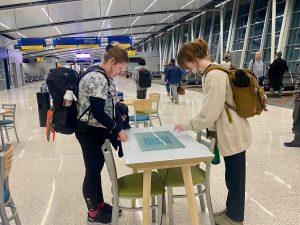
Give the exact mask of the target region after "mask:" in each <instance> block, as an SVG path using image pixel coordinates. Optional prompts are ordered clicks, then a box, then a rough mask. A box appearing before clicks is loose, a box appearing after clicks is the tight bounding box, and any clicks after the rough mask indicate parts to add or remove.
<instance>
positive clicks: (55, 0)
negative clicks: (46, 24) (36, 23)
mask: <svg viewBox="0 0 300 225" xmlns="http://www.w3.org/2000/svg"><path fill="white" fill-rule="evenodd" d="M79 1H84V0H46V1H45V0H43V1H35V2H24V3H18V4H11V5H2V6H0V11H3V10H11V9H20V8H28V7H32V6H41V5H53V4H59V3H66V2H79Z"/></svg>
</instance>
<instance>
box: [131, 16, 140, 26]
mask: <svg viewBox="0 0 300 225" xmlns="http://www.w3.org/2000/svg"><path fill="white" fill-rule="evenodd" d="M140 18H141V17H140V16H138V17H137V18H136V19H135V20H134V21H133V22H132V24H131V26H132V25H133V24H135V23H136V21H138V20H139V19H140Z"/></svg>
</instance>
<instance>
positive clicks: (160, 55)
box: [158, 36, 163, 71]
mask: <svg viewBox="0 0 300 225" xmlns="http://www.w3.org/2000/svg"><path fill="white" fill-rule="evenodd" d="M158 40H159V68H160V71H163V69H162V52H161V51H162V49H161V36H159V39H158Z"/></svg>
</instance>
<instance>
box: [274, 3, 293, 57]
mask: <svg viewBox="0 0 300 225" xmlns="http://www.w3.org/2000/svg"><path fill="white" fill-rule="evenodd" d="M294 2H295V0H286V3H285V9H284V15H283V20H282V25H281V31H280V37H279V42H278V47H277V49H279V50H280V51H282V55H283V57H285V52H286V48H285V46H286V44H287V40H288V36H289V29H290V23H291V19H292V14H293V5H294Z"/></svg>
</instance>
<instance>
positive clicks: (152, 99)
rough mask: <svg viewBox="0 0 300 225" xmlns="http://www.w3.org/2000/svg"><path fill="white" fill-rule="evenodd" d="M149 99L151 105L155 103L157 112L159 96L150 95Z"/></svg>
mask: <svg viewBox="0 0 300 225" xmlns="http://www.w3.org/2000/svg"><path fill="white" fill-rule="evenodd" d="M149 97H150V99H151V101H152V103H156V109H157V110H158V106H159V100H160V94H159V93H151V94H150V95H149Z"/></svg>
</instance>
